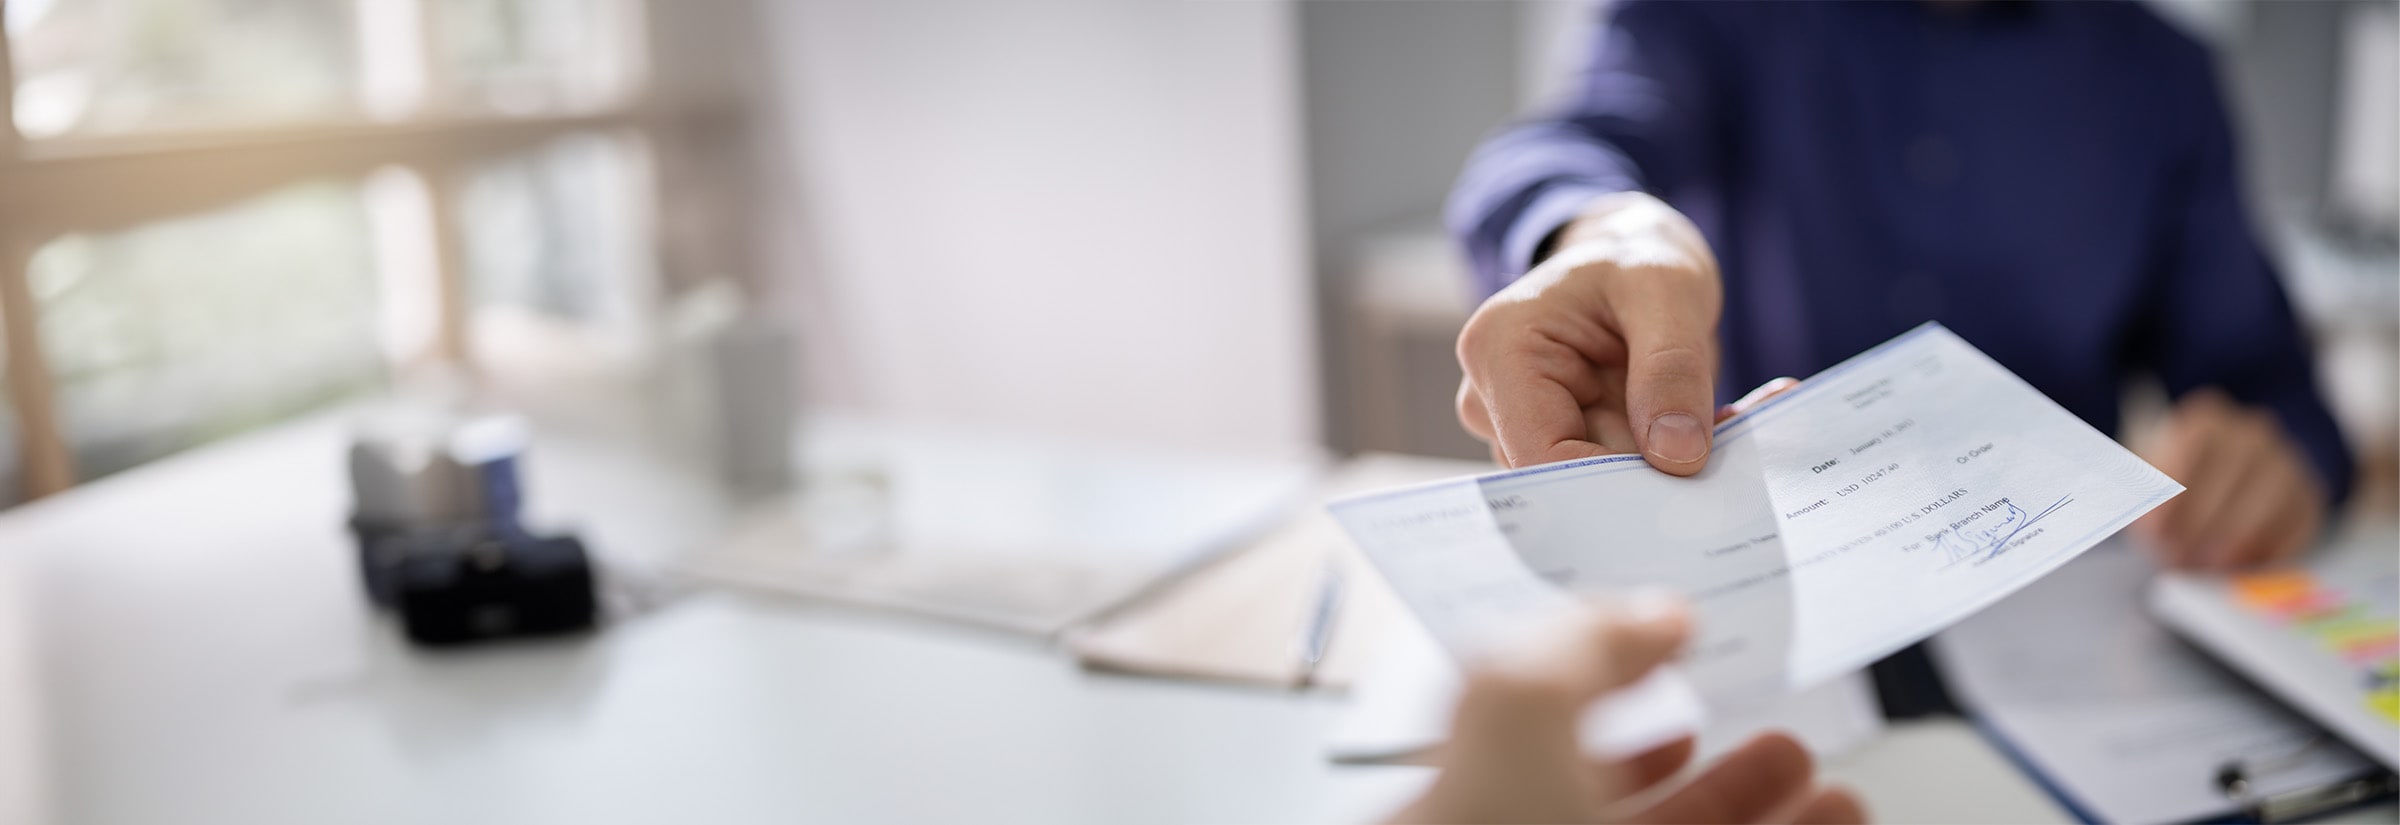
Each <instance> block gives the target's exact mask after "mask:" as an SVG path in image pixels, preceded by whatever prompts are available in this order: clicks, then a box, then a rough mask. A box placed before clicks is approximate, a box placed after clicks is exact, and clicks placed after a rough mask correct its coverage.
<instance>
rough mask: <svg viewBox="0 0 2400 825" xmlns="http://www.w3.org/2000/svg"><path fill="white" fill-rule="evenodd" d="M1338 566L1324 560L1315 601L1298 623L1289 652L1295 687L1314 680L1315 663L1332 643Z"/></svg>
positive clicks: (1339, 587)
mask: <svg viewBox="0 0 2400 825" xmlns="http://www.w3.org/2000/svg"><path fill="white" fill-rule="evenodd" d="M1341 607H1342V565H1341V563H1340V562H1338V561H1334V560H1327V561H1326V562H1325V567H1324V570H1323V572H1321V573H1319V574H1318V577H1317V600H1316V604H1315V605H1314V606H1313V607H1312V608H1311V609H1310V610H1309V612H1308V615H1307V617H1306V618H1305V621H1303V623H1302V624H1301V626H1300V637H1299V638H1298V639H1297V640H1295V641H1296V643H1295V644H1294V645H1293V652H1294V656H1295V658H1296V659H1298V664H1299V667H1298V670H1299V673H1298V675H1297V676H1296V678H1295V679H1294V685H1295V686H1297V687H1308V686H1309V685H1310V684H1313V683H1315V681H1316V678H1317V665H1318V663H1320V662H1323V661H1324V660H1325V649H1326V648H1327V646H1329V645H1330V644H1331V643H1332V642H1333V628H1334V625H1335V623H1336V622H1337V621H1338V620H1339V619H1340V618H1341Z"/></svg>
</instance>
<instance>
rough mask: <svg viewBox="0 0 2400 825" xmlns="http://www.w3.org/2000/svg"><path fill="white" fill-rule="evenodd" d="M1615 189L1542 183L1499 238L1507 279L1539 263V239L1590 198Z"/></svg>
mask: <svg viewBox="0 0 2400 825" xmlns="http://www.w3.org/2000/svg"><path fill="white" fill-rule="evenodd" d="M1618 191H1619V190H1618V189H1617V188H1615V187H1609V186H1601V185H1597V184H1590V183H1568V182H1561V183H1552V184H1550V185H1548V186H1545V187H1543V188H1542V192H1541V194H1539V195H1535V196H1534V198H1533V202H1532V203H1529V204H1527V205H1526V207H1525V209H1524V211H1522V212H1519V213H1517V220H1516V223H1514V224H1512V225H1511V226H1509V228H1508V235H1507V236H1506V237H1505V238H1503V239H1502V240H1501V242H1500V254H1501V256H1502V257H1501V261H1502V262H1503V263H1504V264H1506V265H1507V266H1508V267H1509V269H1508V277H1507V279H1508V280H1510V281H1514V280H1516V278H1517V276H1519V275H1523V274H1525V270H1528V269H1532V268H1533V266H1534V265H1535V264H1538V263H1541V261H1537V260H1534V255H1536V254H1538V253H1540V252H1541V251H1542V249H1541V247H1542V242H1543V241H1546V240H1549V239H1550V235H1551V233H1554V232H1557V231H1558V230H1559V228H1560V227H1563V226H1566V225H1567V222H1569V221H1572V220H1574V219H1575V216H1577V215H1581V214H1583V210H1584V209H1585V208H1586V207H1589V206H1591V204H1592V201H1594V200H1598V199H1599V198H1600V196H1602V195H1611V194H1615V193H1616V192H1618Z"/></svg>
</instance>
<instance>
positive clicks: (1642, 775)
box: [1596, 736, 1693, 803]
mask: <svg viewBox="0 0 2400 825" xmlns="http://www.w3.org/2000/svg"><path fill="white" fill-rule="evenodd" d="M1692 750H1693V744H1692V738H1691V737H1689V736H1686V737H1684V738H1681V739H1677V740H1675V741H1673V742H1669V743H1667V744H1664V745H1660V746H1658V747H1655V748H1651V749H1650V750H1648V751H1645V752H1643V753H1642V754H1641V755H1639V756H1635V757H1633V758H1631V759H1623V760H1618V761H1614V762H1602V763H1600V764H1599V765H1597V766H1596V767H1597V768H1598V770H1599V771H1600V774H1601V781H1600V782H1599V783H1598V785H1599V787H1600V788H1601V792H1602V793H1603V794H1605V798H1603V799H1600V800H1598V801H1599V802H1602V803H1606V802H1613V801H1615V800H1617V799H1621V798H1624V797H1626V796H1630V795H1633V794H1636V793H1640V792H1641V791H1642V790H1643V789H1645V788H1648V787H1650V786H1652V785H1656V784H1658V783H1660V782H1664V781H1666V780H1667V778H1668V777H1672V776H1674V775H1675V774H1676V773H1677V772H1679V771H1682V770H1683V766H1684V765H1686V764H1689V763H1690V762H1691V761H1692Z"/></svg>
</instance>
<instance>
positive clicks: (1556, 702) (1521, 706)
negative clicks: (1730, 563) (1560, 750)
mask: <svg viewBox="0 0 2400 825" xmlns="http://www.w3.org/2000/svg"><path fill="white" fill-rule="evenodd" d="M1690 633H1691V627H1690V619H1689V617H1688V616H1687V615H1686V613H1685V609H1684V607H1683V604H1682V602H1681V601H1680V600H1678V599H1676V598H1674V597H1672V596H1666V595H1663V594H1662V595H1637V596H1635V597H1632V598H1629V599H1627V600H1626V601H1625V602H1623V603H1620V604H1616V605H1611V606H1602V607H1596V608H1592V609H1586V610H1580V611H1577V612H1576V613H1575V614H1574V615H1573V616H1571V617H1569V618H1566V619H1564V620H1562V621H1560V622H1558V623H1556V624H1553V625H1551V626H1549V627H1548V628H1546V629H1545V632H1544V633H1543V634H1541V635H1539V636H1536V637H1534V638H1532V639H1529V640H1527V643H1525V644H1522V645H1518V646H1515V647H1511V648H1507V649H1504V650H1501V651H1499V652H1497V653H1495V654H1494V655H1492V656H1490V657H1489V658H1486V659H1484V660H1482V661H1480V662H1478V663H1476V666H1475V667H1474V668H1473V669H1472V670H1471V671H1470V672H1469V674H1468V676H1467V683H1466V689H1465V691H1464V693H1463V694H1462V695H1461V696H1460V698H1459V709H1458V717H1459V725H1458V731H1457V733H1458V734H1460V735H1466V734H1469V733H1470V728H1472V729H1474V730H1476V731H1484V732H1492V733H1498V732H1500V731H1506V730H1513V729H1518V728H1521V727H1523V726H1527V725H1534V726H1546V725H1555V724H1562V723H1564V724H1568V725H1570V726H1571V725H1572V723H1573V721H1574V719H1575V718H1577V717H1578V716H1579V715H1580V714H1581V712H1582V709H1583V707H1584V706H1585V705H1588V704H1590V703H1591V702H1592V701H1594V700H1596V699H1598V698H1600V696H1601V695H1603V694H1605V693H1607V692H1609V691H1612V690H1616V689H1618V688H1622V687H1625V686H1627V685H1630V684H1633V683H1634V682H1636V681H1639V680H1640V679H1641V678H1642V677H1643V676H1646V675H1648V674H1649V673H1650V671H1652V670H1654V669H1656V668H1657V667H1658V666H1659V665H1660V664H1663V663H1665V662H1666V661H1667V660H1668V659H1669V658H1671V657H1673V656H1674V655H1675V652H1676V651H1677V650H1679V649H1681V648H1682V647H1683V643H1684V641H1685V639H1686V638H1687V637H1688V636H1689V635H1690Z"/></svg>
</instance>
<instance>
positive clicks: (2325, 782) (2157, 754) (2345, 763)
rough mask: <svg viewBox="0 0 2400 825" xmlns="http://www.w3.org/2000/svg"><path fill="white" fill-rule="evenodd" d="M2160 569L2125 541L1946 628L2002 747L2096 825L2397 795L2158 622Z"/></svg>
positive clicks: (2282, 813) (2303, 810)
mask: <svg viewBox="0 0 2400 825" xmlns="http://www.w3.org/2000/svg"><path fill="white" fill-rule="evenodd" d="M2155 574H2156V570H2155V568H2154V567H2153V566H2152V565H2151V563H2150V562H2149V560H2148V559H2147V558H2145V557H2143V556H2142V555H2141V554H2140V553H2138V552H2135V551H2134V549H2133V548H2132V547H2130V546H2128V545H2126V544H2125V543H2124V542H2123V541H2122V540H2112V541H2110V542H2108V543H2106V544H2103V545H2101V546H2099V547H2096V548H2093V549H2092V550H2091V551H2090V552H2088V553H2086V554H2085V555H2084V557H2083V558H2079V559H2077V560H2076V561H2075V562H2072V563H2070V564H2069V565H2068V566H2066V567H2064V568H2061V569H2060V570H2059V571H2058V572H2057V573H2055V574H2053V575H2051V576H2049V577H2048V578H2045V579H2044V580H2043V581H2041V582H2037V583H2035V584H2034V585H2033V586H2031V587H2028V588H2026V589H2025V590H2024V591H2021V592H2020V593H2018V594H2016V595H2014V596H2011V597H2010V598H2009V599H2006V600H2003V601H2002V602H2000V603H1999V604H1997V605H1994V606H1993V607H1992V608H1990V609H1988V610H1986V611H1985V612H1984V613H1982V614H1978V615H1977V616H1975V617H1973V618H1970V619H1968V620H1967V621H1966V622H1962V623H1960V624H1959V625H1958V626H1956V627H1954V628H1952V629H1951V630H1949V631H1946V632H1945V633H1943V634H1942V635H1940V636H1937V637H1935V647H1934V653H1935V659H1936V662H1937V664H1939V665H1940V666H1941V668H1942V670H1943V675H1944V677H1945V681H1947V682H1948V683H1949V684H1950V685H1951V687H1952V688H1953V689H1954V691H1955V692H1956V693H1957V694H1958V696H1959V698H1960V699H1961V700H1962V702H1963V703H1964V704H1965V705H1966V707H1967V708H1968V709H1969V710H1970V711H1971V712H1972V713H1973V720H1974V722H1975V724H1976V726H1977V728H1978V730H1980V731H1981V732H1982V733H1983V734H1984V736H1985V738H1986V739H1988V740H1989V741H1991V742H1992V744H1993V746H1994V747H1995V748H1997V749H1999V750H2000V751H2001V752H2002V753H2004V754H2005V755H2007V757H2008V758H2009V759H2010V760H2011V761H2013V762H2015V763H2016V764H2017V765H2018V766H2019V767H2020V768H2021V769H2023V770H2024V771H2025V773H2026V774H2027V775H2028V776H2029V777H2031V778H2032V779H2034V781H2035V782H2036V783H2037V784H2039V785H2040V786H2041V787H2042V788H2043V789H2044V791H2045V792H2047V793H2049V794H2050V796H2051V797H2052V798H2053V799H2055V800H2056V801H2057V802H2058V803H2059V805H2060V807H2062V808H2064V809H2066V810H2067V811H2068V812H2069V813H2070V814H2072V815H2073V816H2074V817H2075V818H2076V819H2078V820H2080V821H2083V822H2279V821H2287V820H2289V819H2291V818H2295V817H2307V816H2315V815H2319V814H2322V813H2327V812H2330V811H2333V810H2338V809H2340V808H2343V807H2348V806H2351V805H2354V804H2358V803H2363V802H2369V801H2373V800H2375V799H2377V798H2381V797H2388V796H2389V793H2390V791H2389V788H2388V785H2386V784H2384V783H2386V782H2388V777H2387V775H2386V774H2385V773H2384V771H2383V770H2382V769H2381V767H2380V766H2379V765H2378V764H2376V763H2375V762H2374V761H2373V760H2371V759H2369V758H2367V757H2366V756H2364V755H2362V754H2360V753H2358V752H2357V751H2356V750H2354V749H2352V748H2350V747H2349V746H2348V745H2347V744H2346V743H2344V742H2342V741H2340V740H2338V739H2335V738H2333V737H2329V736H2326V735H2325V733H2324V731H2323V729H2322V728H2320V727H2319V726H2317V725H2316V724H2315V723H2314V722H2312V721H2311V720H2309V719H2308V718H2306V717H2304V716H2301V715H2299V714H2297V713H2294V712H2293V711H2291V710H2289V709H2287V708H2285V707H2284V706H2283V705H2282V704H2281V703H2279V702H2277V701H2276V700H2275V699H2274V698H2273V697H2271V696H2270V695H2268V694H2266V693H2264V692H2262V691H2260V690H2258V689H2257V688H2256V687H2253V686H2251V685H2249V684H2248V683H2247V682H2245V681H2244V680H2243V679H2242V678H2241V677H2240V675H2239V674H2237V673H2234V672H2232V671H2229V670H2227V669H2225V668H2224V667H2223V666H2222V665H2219V664H2217V663H2216V662H2215V661H2214V660H2212V659H2211V658H2210V657H2209V656H2207V655H2205V654H2204V653H2202V652H2200V651H2198V650H2194V649H2192V648H2191V647H2190V646H2189V645H2187V644H2185V643H2183V642H2182V641H2181V640H2179V639H2178V638H2177V637H2176V636H2175V635H2174V634H2173V633H2172V632H2171V631H2169V630H2168V629H2167V628H2166V627H2165V626H2164V625H2163V624H2162V623H2160V622H2159V621H2158V620H2156V619H2154V618H2152V617H2151V616H2150V614H2149V613H2148V612H2147V610H2146V609H2145V607H2144V604H2145V603H2144V594H2145V593H2146V592H2147V590H2148V587H2149V583H2150V580H2151V579H2152V578H2154V577H2155ZM2229 769H2231V770H2229ZM2229 780H2233V781H2229Z"/></svg>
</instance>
